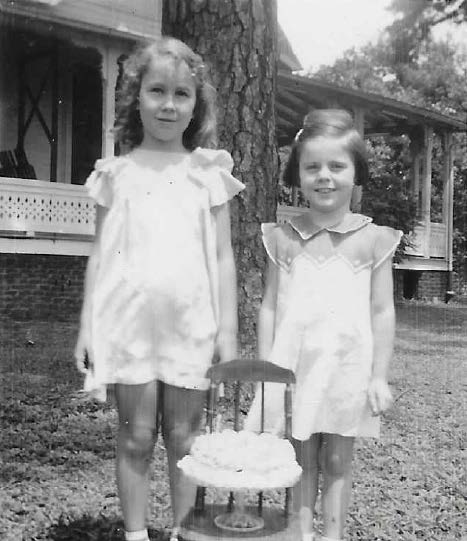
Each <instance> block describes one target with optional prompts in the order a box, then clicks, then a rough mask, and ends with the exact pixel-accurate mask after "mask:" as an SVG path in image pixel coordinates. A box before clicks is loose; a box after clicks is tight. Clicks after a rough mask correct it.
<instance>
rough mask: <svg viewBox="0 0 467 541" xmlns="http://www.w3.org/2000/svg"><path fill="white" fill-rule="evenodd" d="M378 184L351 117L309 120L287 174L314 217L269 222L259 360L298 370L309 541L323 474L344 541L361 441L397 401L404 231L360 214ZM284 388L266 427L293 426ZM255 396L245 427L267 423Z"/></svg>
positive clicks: (331, 534) (329, 509)
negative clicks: (394, 377) (397, 306)
mask: <svg viewBox="0 0 467 541" xmlns="http://www.w3.org/2000/svg"><path fill="white" fill-rule="evenodd" d="M367 179H368V164H367V161H366V155H365V144H364V141H363V140H362V138H361V137H360V135H359V133H358V132H357V130H356V129H355V128H354V125H353V121H352V117H351V116H350V114H349V113H347V112H346V111H343V110H316V111H313V112H311V113H310V114H308V115H307V117H306V118H305V121H304V123H303V128H302V129H301V130H300V131H299V132H298V134H297V136H296V138H295V141H294V144H293V149H292V152H291V155H290V158H289V162H288V164H287V167H286V170H285V182H286V183H287V184H288V185H292V186H299V187H300V189H301V190H302V192H303V195H304V197H305V198H306V199H307V200H308V203H309V209H304V213H303V214H301V215H298V216H296V217H294V218H292V219H291V220H290V221H289V222H288V223H286V224H282V225H280V224H263V227H262V231H263V243H264V246H265V249H266V251H267V254H268V256H269V268H268V273H267V279H266V288H265V294H264V298H263V302H262V305H261V309H260V313H259V323H258V355H259V357H260V358H262V359H268V360H270V361H272V362H274V363H276V364H279V365H281V366H283V367H286V368H290V369H292V370H294V371H295V374H296V379H297V384H296V387H295V392H294V399H293V416H292V436H293V442H294V445H295V449H296V453H297V459H298V461H299V463H300V465H301V466H302V468H303V476H302V479H301V481H300V482H299V484H298V485H297V486H296V487H295V489H294V509H295V511H296V512H297V513H298V515H299V517H300V523H301V528H302V539H303V541H311V540H312V539H315V537H314V535H315V534H314V533H313V511H314V508H315V503H316V498H317V494H318V474H319V471H320V469H321V470H322V474H323V491H322V503H323V522H324V532H323V534H324V536H323V537H322V540H323V541H324V540H326V541H331V540H332V541H334V540H335V541H338V540H341V539H343V533H344V524H345V517H346V512H347V508H348V505H349V501H350V492H351V485H352V467H351V466H352V455H353V445H354V440H355V437H357V436H363V437H377V436H378V434H379V415H380V414H381V413H383V412H384V411H385V410H386V409H387V408H388V407H389V406H390V404H391V392H390V389H389V386H388V382H387V378H388V366H389V361H390V358H391V355H392V349H393V339H394V303H393V284H392V265H391V260H392V255H393V254H394V251H395V249H396V247H397V245H398V244H399V241H400V238H401V232H400V231H395V230H394V229H391V228H389V227H381V226H376V225H374V224H372V223H371V218H368V217H367V216H363V215H361V214H355V213H352V212H351V211H350V203H351V199H352V193H353V190H354V189H355V186H356V185H362V184H364V183H365V182H366V181H367ZM281 393H283V388H282V386H280V385H278V384H270V385H269V387H268V388H267V389H266V393H265V412H266V418H265V423H266V429H267V430H271V431H276V432H277V431H280V430H281V429H282V426H281V424H282V418H283V416H282V415H281V408H282V404H283V399H282V398H281V397H280V396H278V395H280V394H281ZM260 411H261V400H260V398H259V395H258V397H257V398H255V400H254V402H253V405H252V408H251V410H250V412H249V417H248V419H247V423H246V428H247V429H252V430H256V429H257V428H258V426H259V418H260Z"/></svg>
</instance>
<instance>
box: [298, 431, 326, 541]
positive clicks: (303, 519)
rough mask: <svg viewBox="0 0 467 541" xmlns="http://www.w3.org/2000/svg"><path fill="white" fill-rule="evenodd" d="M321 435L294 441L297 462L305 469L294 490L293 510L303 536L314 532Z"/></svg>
mask: <svg viewBox="0 0 467 541" xmlns="http://www.w3.org/2000/svg"><path fill="white" fill-rule="evenodd" d="M320 443H321V435H320V434H312V435H311V437H310V439H308V440H307V441H299V440H293V445H294V448H295V453H296V455H297V462H298V463H299V464H300V466H301V467H302V469H303V473H302V477H301V479H300V481H299V482H298V484H297V485H295V487H294V489H293V510H294V513H297V514H298V515H299V518H300V527H301V530H302V535H303V534H310V535H311V533H312V531H313V513H314V509H315V504H316V498H317V496H318V473H319V467H318V456H319V447H320Z"/></svg>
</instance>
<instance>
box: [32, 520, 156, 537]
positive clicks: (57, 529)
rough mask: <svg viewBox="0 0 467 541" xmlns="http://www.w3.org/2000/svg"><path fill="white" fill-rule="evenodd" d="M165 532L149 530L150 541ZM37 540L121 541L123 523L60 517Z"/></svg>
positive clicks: (119, 521) (120, 521)
mask: <svg viewBox="0 0 467 541" xmlns="http://www.w3.org/2000/svg"><path fill="white" fill-rule="evenodd" d="M165 537H166V536H165V532H163V531H158V530H154V529H149V538H150V539H151V541H162V540H163V539H164V538H165ZM35 539H37V540H39V539H40V540H43V539H44V540H45V539H47V540H50V541H123V540H124V533H123V521H122V520H120V519H118V518H114V517H104V516H102V517H99V518H95V517H91V516H88V515H83V516H82V517H80V518H78V519H76V520H72V521H70V520H69V519H68V518H63V517H61V518H60V519H59V520H58V522H57V523H56V524H52V525H51V526H50V527H49V528H48V529H47V531H46V532H44V534H43V535H41V536H39V537H36V538H35Z"/></svg>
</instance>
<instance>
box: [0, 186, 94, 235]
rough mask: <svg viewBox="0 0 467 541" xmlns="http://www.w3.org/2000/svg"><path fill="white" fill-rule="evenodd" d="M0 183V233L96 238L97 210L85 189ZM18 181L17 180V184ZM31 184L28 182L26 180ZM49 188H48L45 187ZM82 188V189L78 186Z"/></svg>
mask: <svg viewBox="0 0 467 541" xmlns="http://www.w3.org/2000/svg"><path fill="white" fill-rule="evenodd" d="M4 180H5V179H2V182H1V183H0V230H3V231H17V232H27V233H31V232H38V233H54V234H71V235H93V234H94V229H95V209H94V203H93V201H92V200H91V199H90V198H88V197H87V196H86V195H85V193H84V189H82V188H81V190H77V188H78V187H76V186H70V187H69V193H66V192H67V186H66V185H61V186H59V185H56V186H54V185H52V186H50V183H44V182H41V183H40V184H41V185H42V186H38V181H30V183H31V185H30V188H31V189H30V190H28V189H27V188H28V186H27V185H26V186H25V185H24V182H25V181H21V184H17V185H16V186H15V185H14V184H15V182H14V181H13V180H12V179H11V180H12V182H11V183H8V184H6V183H5V182H4ZM18 182H19V181H16V183H18ZM26 182H28V181H26ZM44 185H46V186H44ZM79 188H80V187H79Z"/></svg>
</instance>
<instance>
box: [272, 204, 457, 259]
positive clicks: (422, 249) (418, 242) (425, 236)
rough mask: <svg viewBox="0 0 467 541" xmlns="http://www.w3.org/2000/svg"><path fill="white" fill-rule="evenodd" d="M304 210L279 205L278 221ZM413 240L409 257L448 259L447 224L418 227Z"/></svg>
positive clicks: (280, 221) (283, 220)
mask: <svg viewBox="0 0 467 541" xmlns="http://www.w3.org/2000/svg"><path fill="white" fill-rule="evenodd" d="M303 210H304V209H303V208H300V207H287V206H284V205H279V206H278V207H277V221H278V222H279V223H284V222H286V221H287V220H289V219H290V218H292V217H293V216H296V215H297V214H301V213H302V212H303ZM411 239H412V244H413V246H412V247H411V248H407V249H406V252H405V253H406V254H407V255H408V256H418V257H424V258H429V257H433V258H444V259H445V258H446V257H447V227H446V225H445V224H439V223H430V226H429V228H428V227H426V226H425V225H417V226H416V227H415V230H414V232H413V234H412V237H411Z"/></svg>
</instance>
